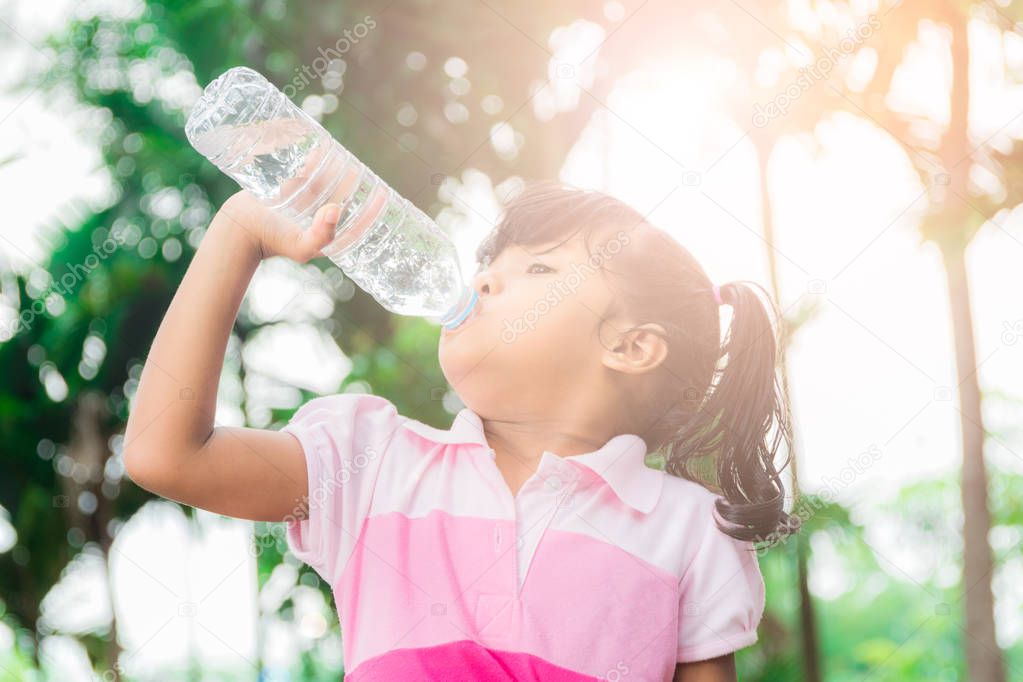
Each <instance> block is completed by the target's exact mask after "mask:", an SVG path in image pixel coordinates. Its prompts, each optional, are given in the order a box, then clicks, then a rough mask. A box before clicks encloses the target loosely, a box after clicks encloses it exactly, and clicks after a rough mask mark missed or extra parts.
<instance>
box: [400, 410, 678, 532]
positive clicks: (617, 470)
mask: <svg viewBox="0 0 1023 682" xmlns="http://www.w3.org/2000/svg"><path fill="white" fill-rule="evenodd" d="M404 426H405V427H407V428H409V429H410V430H412V431H414V432H415V433H417V434H419V435H420V436H422V437H424V438H426V439H428V440H432V441H434V442H438V443H448V444H457V443H469V444H476V445H482V446H483V447H484V448H488V449H489V447H490V445H489V443H487V439H486V435H485V433H484V431H483V420H482V419H481V418H480V416H479V415H478V414H476V413H475V412H473V411H472V410H471V409H469V408H468V407H464V408H462V409H461V410H459V412H458V414H456V415H455V418H454V420H453V421H452V422H451V427H450V428H449V429H447V430H444V429H438V428H436V427H433V426H430V425H428V424H424V423H422V422H420V421H416V420H415V419H408V420H407V421H406V422H404ZM544 452H550V451H549V450H545V451H544ZM550 454H552V455H556V456H560V455H557V453H553V452H551V453H550ZM646 454H647V444H646V441H644V440H643V439H642V438H641V437H640V436H638V435H636V434H634V433H620V434H618V435H616V436H614V437H612V438H611V439H610V440H608V441H607V443H605V444H604V445H602V446H601V447H600V448H598V449H596V450H594V451H593V452H588V453H584V454H579V455H569V456H567V457H562V459H564V460H566V461H571V462H577V463H579V464H582V465H584V466H586V467H587V468H589V469H590V470H592V471H593V472H594V473H596V474H597V475H599V476H600V477H601V478H602V479H604V481H605V482H606V483H607V484H608V485H609V486H610V487H611V489H612V490H613V491H614V493H615V494H616V495H617V496H618V498H619V499H620V500H621V501H622V502H624V503H625V504H627V505H629V506H630V507H632V508H633V509H636V510H638V511H641V512H643V513H644V514H647V513H649V512H650V511H651V510H652V509H653V508H654V506H655V505H656V504H657V500H658V499H659V498H660V496H661V488H662V486H663V483H664V473H663V472H661V471H658V470H656V469H652V468H650V467H648V466H647V465H646V463H645V461H644V460H645V457H646Z"/></svg>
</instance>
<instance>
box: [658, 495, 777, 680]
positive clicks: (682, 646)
mask: <svg viewBox="0 0 1023 682" xmlns="http://www.w3.org/2000/svg"><path fill="white" fill-rule="evenodd" d="M712 510H713V505H711V511H710V512H709V513H708V514H707V515H706V516H707V517H708V519H707V522H708V524H709V527H708V528H707V529H706V531H705V535H704V537H703V540H702V541H701V543H700V547H699V549H698V550H697V552H696V556H695V557H694V558H693V559H692V561H691V563H690V565H689V567H688V568H687V569H686V571H685V573H684V574H683V576H682V579H681V581H680V583H679V587H680V593H681V594H680V596H679V621H678V622H679V627H678V656H677V657H676V660H677V661H679V662H680V663H688V662H692V661H703V660H706V659H708V658H714V657H717V656H723V655H725V654H728V653H732V652H733V651H736V650H738V649H742V648H743V647H747V646H749V645H750V644H753V643H754V642H756V641H757V625H758V624H759V623H760V618H761V617H762V616H763V614H764V596H765V595H764V579H763V575H762V574H761V572H760V564H759V563H758V561H757V553H756V550H755V549H754V546H753V543H751V542H746V541H742V540H737V539H735V538H733V537H731V536H729V535H726V534H725V533H723V532H722V531H721V530H720V529H719V528H717V525H716V523H715V521H714V519H715V516H714V514H713V511H712Z"/></svg>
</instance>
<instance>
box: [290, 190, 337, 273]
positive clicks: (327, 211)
mask: <svg viewBox="0 0 1023 682" xmlns="http://www.w3.org/2000/svg"><path fill="white" fill-rule="evenodd" d="M340 218H341V207H340V206H339V205H338V204H324V205H323V206H320V208H319V209H318V210H317V211H316V214H315V215H314V216H313V224H312V225H311V226H310V227H309V229H307V230H303V231H302V232H301V234H299V235H298V240H297V243H296V244H295V247H294V259H295V260H297V261H299V262H300V263H304V262H306V261H308V260H310V259H312V258H316V257H317V256H322V255H323V253H322V249H324V248H325V247H326V246H327V245H328V244H330V243H331V242H332V241H334V230H335V229H336V228H337V222H338V220H339V219H340Z"/></svg>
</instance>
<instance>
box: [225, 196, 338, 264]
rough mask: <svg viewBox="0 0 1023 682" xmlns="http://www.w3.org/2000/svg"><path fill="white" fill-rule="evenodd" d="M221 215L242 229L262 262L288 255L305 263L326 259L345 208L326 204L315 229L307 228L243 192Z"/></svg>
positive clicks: (319, 210) (316, 214)
mask: <svg viewBox="0 0 1023 682" xmlns="http://www.w3.org/2000/svg"><path fill="white" fill-rule="evenodd" d="M218 215H219V216H224V217H226V218H227V219H228V220H229V221H230V222H231V223H233V224H234V225H235V227H237V228H238V230H237V232H238V233H239V234H241V235H242V236H243V238H244V239H246V240H247V242H248V243H249V244H250V245H251V246H252V248H254V249H255V250H256V252H257V254H258V255H259V258H260V260H263V259H265V258H269V257H271V256H284V257H286V258H290V259H291V260H294V261H297V262H299V263H305V262H307V261H309V260H311V259H313V258H317V257H319V256H322V255H323V252H322V249H323V248H324V247H326V246H327V245H328V244H330V243H331V241H332V240H333V239H334V229H335V227H336V225H337V221H338V218H339V217H340V215H341V207H340V206H338V205H337V204H324V205H323V206H321V207H320V208H319V209H318V210H317V211H316V213H315V215H314V216H313V223H312V226H311V227H310V228H309V229H303V228H302V227H301V226H300V225H299V224H298V223H295V222H294V221H291V220H288V219H286V218H285V217H283V216H282V215H280V214H279V213H277V212H276V211H274V210H272V209H270V208H269V207H268V206H267V205H266V204H264V203H263V202H262V201H260V200H259V199H257V198H256V197H255V196H253V194H252V193H251V192H249V191H248V190H241V191H239V192H236V193H235V194H233V195H232V196H231V197H230V198H229V199H228V200H227V201H225V202H224V205H223V206H221V208H220V211H219V212H218Z"/></svg>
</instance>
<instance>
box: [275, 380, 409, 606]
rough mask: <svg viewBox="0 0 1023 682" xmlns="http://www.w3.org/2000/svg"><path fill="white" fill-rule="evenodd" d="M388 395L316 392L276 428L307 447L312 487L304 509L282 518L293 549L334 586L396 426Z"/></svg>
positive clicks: (395, 413) (307, 466) (351, 545)
mask: <svg viewBox="0 0 1023 682" xmlns="http://www.w3.org/2000/svg"><path fill="white" fill-rule="evenodd" d="M400 419H401V418H400V417H399V415H398V413H397V410H396V409H395V407H394V405H393V404H391V402H390V401H388V400H387V399H385V398H382V397H380V396H375V395H370V394H360V393H342V394H337V395H330V396H323V397H320V398H314V399H313V400H310V401H309V402H307V403H306V404H305V405H303V406H302V407H301V408H299V410H298V411H297V412H295V414H294V416H293V417H292V418H291V421H289V422H288V423H287V424H286V425H285V426H284V427H283V428H282V429H281V431H283V432H286V433H290V434H292V435H293V436H295V438H297V439H298V441H299V443H300V444H301V445H302V450H303V452H304V453H305V460H306V472H307V474H308V479H309V494H308V496H307V498H306V499H305V500H302V501H301V502H300V503H299V505H298V507H299V509H301V510H302V511H303V512H305V514H304V518H299V517H300V516H302V515H301V514H296V515H295V517H293V518H290V519H286V520H285V523H286V526H287V542H288V547H289V549H291V551H292V553H293V554H294V555H295V556H296V557H298V558H299V559H301V560H302V561H304V562H305V563H307V564H309V566H311V567H312V568H313V569H315V570H316V572H317V573H318V574H319V575H320V576H321V577H322V578H323V579H324V580H326V581H327V582H328V583H329V584H330V586H331V587H332V588H333V587H335V586H336V585H337V584H338V581H339V579H340V577H341V572H342V571H343V570H344V567H345V564H346V563H347V560H348V557H349V556H351V554H352V551H353V549H354V547H355V543H356V541H357V539H358V535H359V530H360V529H361V528H362V524H363V521H364V520H365V519H366V518H367V516H368V514H369V509H370V502H371V500H372V496H373V490H374V488H375V486H376V481H377V477H378V475H379V473H380V469H381V465H382V461H383V459H384V453H385V451H386V447H387V444H388V443H389V442H390V440H391V437H392V436H393V434H394V432H395V431H396V430H397V428H398V426H399V425H400Z"/></svg>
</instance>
